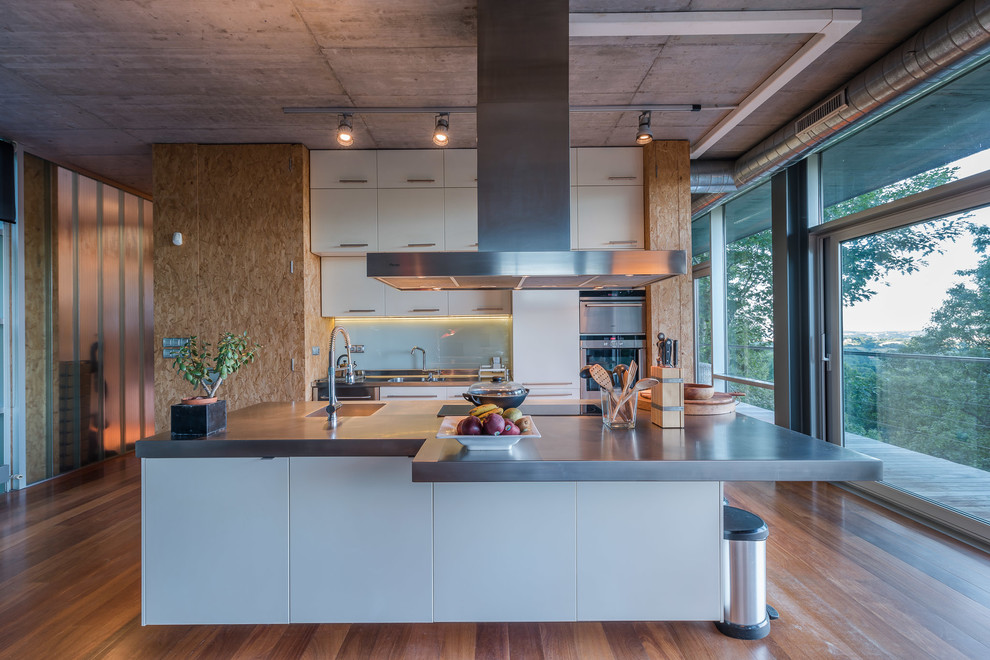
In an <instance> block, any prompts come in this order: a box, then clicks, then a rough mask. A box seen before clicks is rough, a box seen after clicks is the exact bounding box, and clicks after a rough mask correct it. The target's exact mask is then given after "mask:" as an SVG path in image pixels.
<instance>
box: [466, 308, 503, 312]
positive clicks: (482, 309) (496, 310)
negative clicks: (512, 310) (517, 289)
mask: <svg viewBox="0 0 990 660" xmlns="http://www.w3.org/2000/svg"><path fill="white" fill-rule="evenodd" d="M472 311H475V312H501V311H502V308H501V307H475V308H474V309H473V310H472Z"/></svg>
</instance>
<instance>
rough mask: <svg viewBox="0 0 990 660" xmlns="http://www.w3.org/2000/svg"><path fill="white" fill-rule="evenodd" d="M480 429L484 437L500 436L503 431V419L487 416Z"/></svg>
mask: <svg viewBox="0 0 990 660" xmlns="http://www.w3.org/2000/svg"><path fill="white" fill-rule="evenodd" d="M482 428H483V431H484V433H485V435H501V434H502V431H503V430H504V429H505V418H504V417H502V416H501V415H489V416H488V417H486V418H485V423H484V424H483V426H482Z"/></svg>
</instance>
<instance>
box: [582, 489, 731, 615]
mask: <svg viewBox="0 0 990 660" xmlns="http://www.w3.org/2000/svg"><path fill="white" fill-rule="evenodd" d="M721 519H722V493H721V488H720V487H719V483H718V482H715V481H707V482H673V481H671V482H635V481H633V482H579V483H578V484H577V576H578V577H577V590H578V592H577V593H578V596H577V601H578V620H580V621H719V620H720V619H721V617H722V605H721V591H720V571H721V560H720V557H719V552H720V550H719V549H720V547H721V538H722V531H721V529H722V528H721Z"/></svg>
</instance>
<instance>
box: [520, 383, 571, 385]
mask: <svg viewBox="0 0 990 660" xmlns="http://www.w3.org/2000/svg"><path fill="white" fill-rule="evenodd" d="M573 384H574V383H523V385H573Z"/></svg>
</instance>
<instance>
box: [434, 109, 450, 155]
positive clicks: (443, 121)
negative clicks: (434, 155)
mask: <svg viewBox="0 0 990 660" xmlns="http://www.w3.org/2000/svg"><path fill="white" fill-rule="evenodd" d="M449 128H450V115H449V114H448V113H446V112H441V113H440V114H438V115H437V124H436V126H435V127H434V128H433V144H435V145H437V146H438V147H446V146H447V144H448V143H449V142H450V136H449V135H448V134H447V130H448V129H449Z"/></svg>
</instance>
